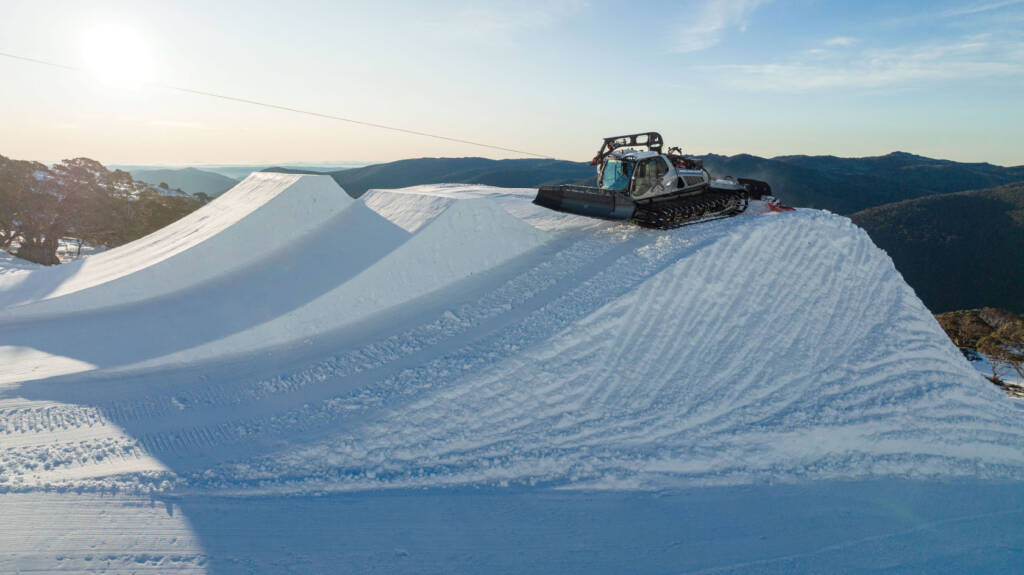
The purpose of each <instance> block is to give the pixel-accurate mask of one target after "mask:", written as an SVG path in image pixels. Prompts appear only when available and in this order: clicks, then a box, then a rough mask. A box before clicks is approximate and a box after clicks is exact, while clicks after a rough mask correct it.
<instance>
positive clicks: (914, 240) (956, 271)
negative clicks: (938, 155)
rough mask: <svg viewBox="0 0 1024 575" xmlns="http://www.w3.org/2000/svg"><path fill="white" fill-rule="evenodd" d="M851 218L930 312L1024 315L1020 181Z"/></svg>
mask: <svg viewBox="0 0 1024 575" xmlns="http://www.w3.org/2000/svg"><path fill="white" fill-rule="evenodd" d="M851 218H852V219H853V221H854V222H855V223H856V224H857V225H859V226H861V227H862V228H864V229H865V230H867V232H868V234H869V235H870V236H871V239H872V240H874V241H875V243H876V244H878V246H879V247H881V248H882V249H884V250H885V251H886V252H888V253H889V255H890V256H891V257H892V259H893V261H894V262H895V263H896V268H897V269H898V270H899V271H900V272H901V273H902V274H903V277H904V278H905V279H906V280H907V283H909V284H910V285H911V286H912V287H913V288H914V290H915V291H917V295H918V296H920V297H921V299H922V300H924V302H925V304H927V305H928V307H929V308H930V309H931V310H932V311H934V312H936V313H941V312H945V311H951V310H958V309H968V308H980V307H986V306H990V307H999V308H1004V309H1008V310H1011V311H1013V312H1016V313H1024V183H1017V184H1011V185H1006V186H1000V187H997V188H992V189H987V190H977V191H970V192H960V193H954V194H942V195H937V196H931V197H927V198H919V199H916V200H908V201H903V202H898V203H894V204H887V205H883V206H878V207H875V208H871V209H868V210H864V211H862V212H858V213H856V214H853V215H852V216H851Z"/></svg>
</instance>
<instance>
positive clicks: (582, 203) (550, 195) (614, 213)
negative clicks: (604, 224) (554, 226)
mask: <svg viewBox="0 0 1024 575" xmlns="http://www.w3.org/2000/svg"><path fill="white" fill-rule="evenodd" d="M533 203H535V204H537V205H538V206H544V207H545V208H549V209H552V210H556V211H559V212H567V213H570V214H579V215H581V216H590V217H592V218H605V219H611V220H627V219H629V218H631V217H632V216H633V211H634V210H635V209H636V205H635V204H634V203H633V201H632V200H630V199H629V198H628V197H627V196H626V195H625V194H623V193H621V192H615V191H612V190H602V189H600V188H592V187H589V186H567V185H563V186H541V187H540V188H539V189H538V190H537V197H536V198H534V200H533Z"/></svg>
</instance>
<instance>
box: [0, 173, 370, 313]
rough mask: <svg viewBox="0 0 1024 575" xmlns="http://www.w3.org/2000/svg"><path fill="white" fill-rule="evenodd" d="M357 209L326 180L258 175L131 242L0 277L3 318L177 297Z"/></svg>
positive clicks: (350, 199) (331, 180)
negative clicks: (22, 272) (81, 256)
mask: <svg viewBox="0 0 1024 575" xmlns="http://www.w3.org/2000/svg"><path fill="white" fill-rule="evenodd" d="M352 203H353V200H352V198H351V197H350V196H349V195H348V194H346V193H345V191H344V190H342V189H341V187H339V186H338V185H337V184H336V183H335V182H334V180H333V179H331V178H330V177H328V176H300V175H291V174H276V173H262V172H258V173H253V174H251V175H250V176H249V177H248V178H246V179H245V180H244V181H242V182H241V183H239V184H238V185H237V186H235V187H233V188H231V189H230V190H228V191H227V192H225V193H224V194H222V195H221V196H220V197H218V198H217V200H216V201H214V202H211V203H209V204H207V205H206V206H203V207H202V208H200V209H198V210H196V211H195V212H193V213H191V214H189V215H187V216H185V217H184V218H182V219H180V220H178V221H176V222H174V223H172V224H170V225H168V226H166V227H164V228H162V229H160V230H158V231H156V232H154V233H152V234H150V235H148V236H146V237H143V238H140V239H138V240H136V241H134V242H131V243H128V244H125V245H124V246H121V247H118V248H116V249H113V250H109V251H106V252H102V253H99V254H96V255H93V256H90V257H88V258H84V259H80V260H76V261H74V262H71V263H68V264H64V265H61V266H55V267H52V268H42V269H36V270H34V271H32V272H30V273H24V274H16V275H13V274H12V276H11V277H5V278H0V310H2V312H0V313H2V315H0V318H15V317H17V318H27V317H41V316H48V315H59V314H66V313H75V312H83V311H90V310H94V309H101V308H107V307H115V306H124V305H128V304H132V303H136V302H139V301H143V300H147V299H157V298H161V297H166V296H173V295H174V294H177V293H180V292H182V291H184V290H187V289H189V288H191V287H193V286H195V285H198V284H201V283H204V282H207V281H211V280H213V279H215V278H217V277H219V276H223V275H226V274H230V273H232V272H233V271H236V270H239V269H242V268H245V267H247V266H252V265H254V264H257V263H258V262H259V261H260V260H262V259H264V258H266V257H267V255H268V254H272V253H273V252H275V251H277V250H279V249H281V248H282V247H283V246H285V245H287V244H289V243H290V242H293V241H294V240H295V238H297V237H301V236H303V235H304V234H307V233H309V232H310V231H312V230H316V229H317V228H318V227H319V226H322V225H323V224H324V223H325V222H327V221H329V220H330V219H331V218H333V217H335V216H337V215H338V214H339V213H340V212H342V211H343V210H345V209H346V208H347V207H349V205H350V204H352Z"/></svg>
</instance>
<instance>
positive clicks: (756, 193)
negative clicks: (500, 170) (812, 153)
mask: <svg viewBox="0 0 1024 575" xmlns="http://www.w3.org/2000/svg"><path fill="white" fill-rule="evenodd" d="M663 145H664V142H663V141H662V138H661V134H659V133H657V132H643V133H640V134H629V135H626V136H615V137H611V138H605V139H604V143H602V144H601V148H600V149H598V151H597V155H596V156H594V159H593V160H591V165H594V166H597V186H596V187H590V186H577V185H561V186H541V187H540V189H539V190H538V192H537V197H536V198H535V199H534V203H535V204H537V205H540V206H544V207H547V208H551V209H553V210H557V211H562V212H569V213H574V214H580V215H585V216H592V217H598V218H606V219H632V220H633V221H635V222H637V223H638V224H640V225H642V226H645V227H655V228H674V227H679V226H683V225H687V224H690V223H697V222H701V221H706V220H709V219H717V218H722V217H728V216H732V215H736V214H738V213H740V212H742V211H743V210H745V209H746V207H747V201H748V199H749V198H755V199H759V198H760V197H761V196H762V195H770V194H771V187H770V186H769V185H768V184H766V183H765V182H761V181H757V180H745V179H740V180H734V179H731V178H728V179H720V180H711V177H710V175H709V174H708V172H707V170H705V169H704V166H703V163H702V162H701V160H698V159H695V158H688V157H686V156H684V155H683V153H682V151H681V150H680V149H679V148H669V149H668V151H667V152H664V153H663V152H662V147H663Z"/></svg>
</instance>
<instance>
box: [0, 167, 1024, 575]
mask: <svg viewBox="0 0 1024 575" xmlns="http://www.w3.org/2000/svg"><path fill="white" fill-rule="evenodd" d="M533 195H534V191H533V190H508V189H498V188H490V187H482V186H466V185H432V186H420V187H415V188H407V189H403V190H392V191H385V190H376V191H371V192H368V193H367V194H365V195H364V196H363V197H362V198H360V199H359V200H352V199H351V198H350V197H349V196H348V195H347V194H345V192H344V191H343V190H341V189H340V188H339V187H338V186H337V185H336V184H335V183H334V182H333V180H331V179H330V178H329V177H327V176H297V175H284V174H254V175H252V176H250V177H249V178H248V179H246V180H245V181H244V182H242V183H240V184H239V185H238V186H237V187H236V188H234V189H233V190H232V191H230V192H228V193H226V194H224V195H223V196H221V197H220V198H218V199H217V200H216V201H214V202H212V203H210V204H208V205H207V206H205V207H203V208H202V209H200V210H198V211H196V212H194V213H193V214H191V215H189V216H188V217H186V218H183V219H182V220H180V221H178V222H176V223H175V224H172V225H171V226H168V227H167V228H165V229H163V230H161V231H159V232H157V233H155V234H152V235H151V236H147V237H146V238H143V239H140V240H138V241H136V242H133V243H132V244H128V245H126V246H123V247H120V248H117V249H112V250H109V251H107V252H104V253H100V254H96V255H93V256H89V257H86V258H83V259H82V260H78V261H76V262H74V263H71V264H66V265H62V266H58V267H55V268H42V267H39V266H26V265H17V264H15V263H14V261H13V260H9V259H7V258H5V259H0V492H2V493H3V494H0V514H3V513H4V511H5V510H6V512H7V514H11V516H14V517H18V518H19V519H18V521H20V523H19V525H22V524H24V525H26V526H29V527H31V525H32V523H33V520H32V517H34V516H33V515H32V513H33V512H32V510H33V509H46V508H47V507H46V505H47V504H46V502H47V501H50V502H51V503H52V505H53V509H62V510H65V511H60V512H61V513H65V512H66V513H68V514H73V515H75V516H79V517H83V518H88V517H92V516H93V515H94V514H101V515H102V513H101V510H102V508H103V505H105V504H104V503H103V501H104V499H103V497H104V494H112V493H117V494H119V495H118V497H119V498H118V499H116V501H115V500H111V501H110V502H109V504H110V505H114V507H115V508H114V514H115V515H117V514H121V515H124V516H125V517H127V518H126V519H125V521H126V522H127V523H128V524H131V525H147V524H150V523H152V521H153V519H152V517H150V516H151V515H153V513H154V512H153V509H152V505H150V506H149V507H147V505H146V504H144V503H140V501H144V498H145V497H150V498H153V497H169V498H172V499H173V498H175V497H187V496H192V497H200V498H204V497H222V496H232V497H234V496H248V497H257V496H259V497H279V496H282V495H286V494H290V495H293V496H295V495H296V494H309V493H321V494H322V493H328V492H333V493H363V492H367V491H368V490H374V493H380V491H379V490H382V489H390V490H395V489H409V488H465V487H471V488H474V487H487V488H496V489H534V490H548V491H550V490H552V489H557V490H560V491H559V492H565V491H566V490H569V491H570V492H578V491H581V490H582V491H587V492H590V491H593V490H609V491H614V492H616V493H622V492H644V491H647V490H664V489H684V488H685V489H690V488H694V487H705V488H706V487H708V486H738V485H740V486H741V485H766V484H768V483H774V482H783V483H800V482H806V481H810V480H814V481H821V480H844V481H848V480H859V481H864V480H880V479H891V478H914V479H917V480H942V481H948V480H953V479H957V480H963V479H970V480H980V479H985V480H990V479H991V480H1010V481H1019V480H1020V479H1021V478H1022V477H1024V418H1022V417H1021V415H1022V410H1021V409H1020V407H1019V406H1018V405H1017V404H1014V403H1013V402H1011V401H1008V400H1007V399H1006V397H1005V396H1004V395H1003V394H1002V393H1001V392H999V391H998V390H996V389H994V388H993V386H990V385H987V384H985V383H984V382H983V381H981V380H980V378H979V376H978V375H977V373H975V371H974V370H973V369H972V368H971V366H970V365H968V363H967V362H966V361H965V360H964V359H963V357H962V356H961V354H960V353H959V351H958V350H957V349H956V348H955V347H954V346H953V345H952V343H951V342H949V340H948V338H946V336H945V335H944V334H943V332H942V330H941V328H940V327H939V325H938V324H937V322H936V321H935V320H934V318H933V317H932V315H931V314H930V313H929V312H928V310H927V309H926V308H925V307H924V305H923V304H922V303H921V301H920V300H919V299H918V298H917V297H916V296H915V295H914V293H913V291H912V290H911V289H910V288H909V287H908V286H907V285H906V283H905V282H904V281H903V279H902V277H901V276H900V275H899V273H898V272H897V271H896V270H895V268H894V267H893V264H892V262H891V260H890V259H889V258H888V257H887V256H886V255H885V254H884V253H883V252H882V251H881V250H879V249H878V248H877V247H875V246H874V245H873V244H872V242H871V241H870V239H869V238H868V236H867V234H866V233H865V232H863V231H862V230H860V229H859V228H857V227H855V226H854V225H853V224H852V223H851V222H850V221H849V220H848V219H846V218H843V217H840V216H836V215H832V214H829V213H825V212H819V211H814V210H797V211H794V212H785V213H773V212H768V211H767V210H765V209H764V207H763V206H762V205H760V203H758V202H753V203H752V205H751V208H750V209H749V210H748V211H747V212H745V213H744V214H742V215H741V216H738V217H735V218H730V219H726V220H719V221H714V222H709V223H706V224H701V225H698V226H691V227H686V228H682V229H678V230H673V231H667V232H666V231H651V230H644V229H640V228H637V227H635V226H632V225H630V224H624V223H621V222H604V221H598V220H592V219H586V218H581V217H578V216H572V215H566V214H559V213H556V212H552V211H549V210H546V209H544V208H540V207H537V206H534V205H533V204H532V203H530V200H531V199H532V197H533ZM72 493H73V494H74V495H72ZM517 493H519V495H517V497H521V496H522V492H519V491H517ZM111 497H113V496H111ZM374 497H376V496H374ZM139 498H143V499H139ZM570 499H571V498H570ZM825 499H827V497H825V496H824V495H823V496H822V500H825ZM149 501H150V502H152V501H153V499H150V500H149ZM168 501H170V500H168ZM203 501H207V500H206V499H203ZM418 501H421V503H422V501H423V500H418ZM559 501H562V500H559ZM40 502H42V503H40ZM175 505H176V504H174V503H170V502H169V503H167V508H166V511H164V512H162V513H163V515H161V517H165V518H167V521H165V523H166V524H167V525H166V526H165V527H164V528H161V529H166V531H162V532H166V533H171V532H174V533H177V532H178V531H180V532H181V533H182V536H181V537H178V536H175V537H174V540H173V541H170V540H169V539H168V540H163V539H161V540H160V541H162V542H161V543H159V545H162V546H163V547H161V549H162V551H161V552H160V553H151V552H150V551H144V550H145V549H149V547H147V545H149V543H146V542H145V541H149V540H144V541H143V540H135V539H132V540H131V541H134V542H135V543H131V545H136V546H135V547H132V549H133V550H134V551H133V553H134V555H132V554H129V555H123V554H121V555H118V554H114V555H111V557H116V558H117V559H116V561H115V562H114V563H110V561H114V560H113V559H112V560H110V561H108V563H107V564H106V568H107V569H109V570H113V571H117V570H119V569H123V570H129V569H131V568H134V567H138V566H139V565H140V564H141V565H146V566H148V567H149V568H159V569H164V570H170V569H173V570H178V571H189V570H191V571H197V572H201V571H204V570H205V559H204V557H206V555H204V553H205V551H204V550H203V548H202V547H203V545H204V543H203V542H202V541H200V540H199V539H197V536H195V533H194V532H192V531H190V528H189V524H188V520H187V517H185V518H182V516H181V513H180V512H179V513H178V514H177V515H175V514H174V509H176V507H175ZM217 505H220V503H216V504H210V506H208V507H202V510H198V511H196V513H197V514H198V515H197V516H202V517H207V518H210V517H214V516H216V515H217V513H214V512H211V511H210V510H211V509H215V508H217ZM282 505H283V506H284V505H285V504H282ZM416 505H419V503H418V504H416ZM416 505H412V506H410V508H409V509H416V508H417V507H416ZM557 505H561V503H557V504H556V506H557ZM572 505H576V503H572ZM342 507H344V505H342ZM76 509H78V511H76ZM558 509H562V508H561V507H559V508H558ZM179 511H180V509H179ZM204 513H205V514H206V515H204ZM570 514H571V513H570ZM157 515H160V514H159V513H158V514H157ZM186 515H187V511H186ZM108 517H109V516H108ZM520 519H521V518H520ZM516 520H518V519H516ZM40 521H42V519H40ZM81 521H86V519H81ZM510 521H512V519H510ZM84 525H85V524H84V523H83V527H82V528H83V529H84V528H85V527H84ZM47 529H50V530H51V531H52V530H53V529H56V528H54V527H53V526H50V527H47ZM67 529H73V527H72V526H69V527H67ZM58 531H59V529H58ZM53 537H59V535H53ZM33 541H35V540H34V539H32V538H31V537H27V538H26V537H21V538H17V539H8V538H0V567H5V566H10V567H12V568H14V567H16V568H24V569H28V568H32V569H39V570H44V571H45V570H46V569H54V570H59V569H62V568H70V569H84V568H86V567H89V565H90V564H89V563H88V561H91V560H92V559H88V560H87V559H85V554H83V553H81V552H78V551H81V550H80V549H79V550H78V551H76V552H75V553H71V554H70V555H69V557H72V559H73V562H71V563H65V564H63V565H64V567H61V565H58V564H55V563H52V561H53V560H54V559H53V557H51V556H50V555H47V554H45V553H44V554H43V555H40V556H36V555H32V559H31V561H28V562H27V563H19V561H18V557H21V556H22V555H19V554H20V553H27V552H28V550H30V549H34V548H35V547H34V546H36V545H37V543H34V542H33ZM125 541H126V542H124V543H123V545H126V546H129V547H131V545H130V544H129V543H128V542H127V541H128V540H127V539H125ZM139 541H142V543H139ZM153 541H155V540H153ZM206 544H209V541H207V542H206ZM68 545H69V546H70V547H68V548H69V549H71V548H73V547H74V546H75V545H74V544H70V543H68ZM153 545H156V543H153ZM33 552H34V551H33ZM69 553H70V552H69ZM76 553H77V554H76ZM24 556H26V557H27V556H28V555H24ZM12 557H13V559H12ZM4 561H7V563H4ZM117 561H120V562H121V563H117ZM58 563H59V562H58ZM100 567H101V565H100V564H99V563H95V564H92V565H91V567H90V568H100Z"/></svg>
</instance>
